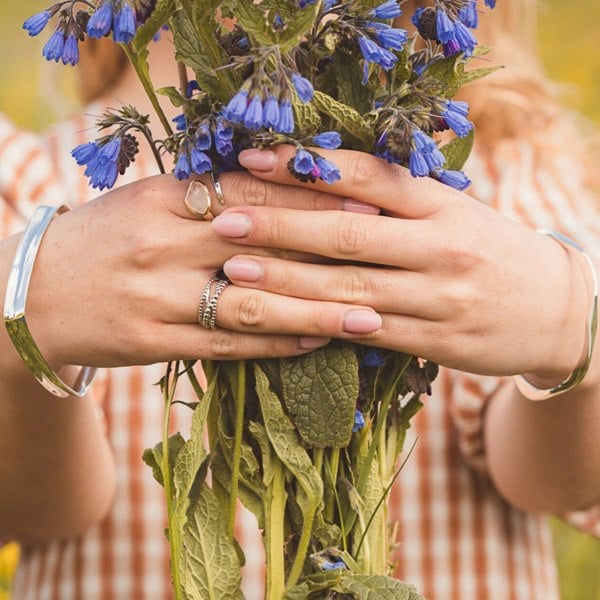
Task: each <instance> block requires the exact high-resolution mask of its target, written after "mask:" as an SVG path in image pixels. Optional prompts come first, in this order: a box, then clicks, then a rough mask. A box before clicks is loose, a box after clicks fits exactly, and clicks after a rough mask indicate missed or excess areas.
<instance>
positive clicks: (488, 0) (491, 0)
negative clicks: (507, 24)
mask: <svg viewBox="0 0 600 600" xmlns="http://www.w3.org/2000/svg"><path fill="white" fill-rule="evenodd" d="M485 5H486V6H488V7H489V8H496V0H485Z"/></svg>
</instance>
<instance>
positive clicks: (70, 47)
mask: <svg viewBox="0 0 600 600" xmlns="http://www.w3.org/2000/svg"><path fill="white" fill-rule="evenodd" d="M61 59H62V63H63V65H71V66H72V67H74V66H75V65H76V64H77V63H78V62H79V45H78V43H77V38H76V37H75V36H74V35H73V34H69V35H68V36H67V39H66V40H65V45H64V47H63V51H62V56H61Z"/></svg>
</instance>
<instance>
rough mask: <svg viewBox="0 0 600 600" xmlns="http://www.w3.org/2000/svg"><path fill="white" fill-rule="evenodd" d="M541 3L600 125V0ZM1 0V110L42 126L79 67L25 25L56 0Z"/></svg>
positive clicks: (567, 592) (587, 581) (567, 68)
mask: <svg viewBox="0 0 600 600" xmlns="http://www.w3.org/2000/svg"><path fill="white" fill-rule="evenodd" d="M499 1H500V2H502V0H499ZM541 3H542V10H541V15H540V23H539V40H540V42H539V46H540V54H541V56H542V58H543V60H544V63H545V65H546V68H547V70H548V72H549V73H550V75H551V76H552V77H553V78H554V79H555V80H556V81H557V83H559V84H561V86H562V89H563V93H564V98H565V101H567V102H568V103H569V104H570V105H571V106H573V107H574V108H576V109H578V110H581V111H582V112H583V113H584V114H586V115H587V116H588V117H589V118H590V120H591V121H592V122H593V123H594V124H595V125H596V126H600V52H599V45H600V2H598V0H578V1H577V2H568V1H566V0H541ZM1 4H2V6H1V7H0V56H1V57H2V64H1V67H0V111H2V112H4V113H6V114H8V115H9V116H10V117H11V118H12V119H13V120H14V121H16V122H17V123H19V124H21V125H26V126H28V127H30V128H33V129H42V128H43V127H44V126H46V125H47V124H48V123H50V122H52V121H53V120H56V119H57V118H61V117H64V116H65V115H66V114H68V113H69V111H71V110H73V109H74V108H75V106H76V103H75V100H74V95H73V93H72V88H73V83H72V77H73V75H72V72H71V71H72V70H71V69H69V68H63V69H60V68H56V67H55V65H54V64H47V63H46V62H45V61H43V60H41V59H40V58H39V52H40V49H41V46H40V42H38V40H30V39H29V38H28V37H27V36H26V35H25V34H24V32H22V31H20V29H19V28H20V24H21V23H22V21H23V20H24V19H25V18H26V17H27V16H29V15H30V14H32V13H34V12H36V11H37V10H40V9H42V8H45V7H46V6H48V5H49V4H51V1H50V0H48V1H46V0H25V1H22V2H19V1H17V0H2V2H1ZM553 525H554V528H555V534H556V535H555V539H556V553H557V559H558V564H559V568H560V573H561V587H562V597H563V600H600V542H598V541H596V540H594V539H592V538H590V537H588V536H585V535H583V534H579V533H576V532H574V531H573V530H572V529H570V528H569V527H567V526H565V525H563V524H561V523H558V522H553ZM17 557H18V549H17V547H16V546H14V545H13V546H9V547H7V548H6V549H5V550H3V551H0V600H8V590H9V585H10V583H9V582H10V573H11V571H12V569H13V568H14V564H15V562H16V560H17ZM13 600H30V599H27V598H19V599H16V598H15V599H13ZM470 600H471V599H470ZM472 600H476V599H472ZM498 600H503V599H498ZM522 600H528V599H527V598H523V599H522Z"/></svg>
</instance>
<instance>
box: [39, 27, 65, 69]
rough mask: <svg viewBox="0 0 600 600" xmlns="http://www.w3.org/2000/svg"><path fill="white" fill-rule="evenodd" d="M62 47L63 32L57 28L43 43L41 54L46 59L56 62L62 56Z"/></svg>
mask: <svg viewBox="0 0 600 600" xmlns="http://www.w3.org/2000/svg"><path fill="white" fill-rule="evenodd" d="M64 47H65V34H64V33H63V32H62V31H59V30H58V29H57V30H56V31H55V32H54V33H53V34H52V35H51V36H50V38H49V39H48V41H47V42H46V44H45V45H44V49H43V50H42V55H43V57H44V58H45V59H46V60H53V61H54V62H58V61H59V60H60V59H61V58H62V53H63V49H64Z"/></svg>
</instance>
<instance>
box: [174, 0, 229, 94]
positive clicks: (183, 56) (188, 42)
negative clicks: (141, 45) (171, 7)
mask: <svg viewBox="0 0 600 600" xmlns="http://www.w3.org/2000/svg"><path fill="white" fill-rule="evenodd" d="M173 43H174V44H175V50H176V52H175V58H176V59H177V60H178V61H180V62H182V63H184V64H185V65H187V66H188V67H190V68H191V69H192V70H193V71H194V74H195V75H196V79H197V81H198V83H199V85H200V87H201V88H202V89H204V90H206V91H211V92H213V93H215V95H217V96H218V95H219V94H218V91H219V80H218V78H217V77H216V74H215V72H214V70H213V69H212V67H211V65H210V63H209V61H208V59H207V58H206V53H205V52H204V49H203V48H202V44H201V43H200V40H199V39H198V35H197V34H196V29H195V28H194V25H193V23H192V21H191V20H190V19H189V17H188V15H187V14H186V12H185V11H183V10H179V11H177V12H176V13H175V15H174V16H173Z"/></svg>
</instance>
